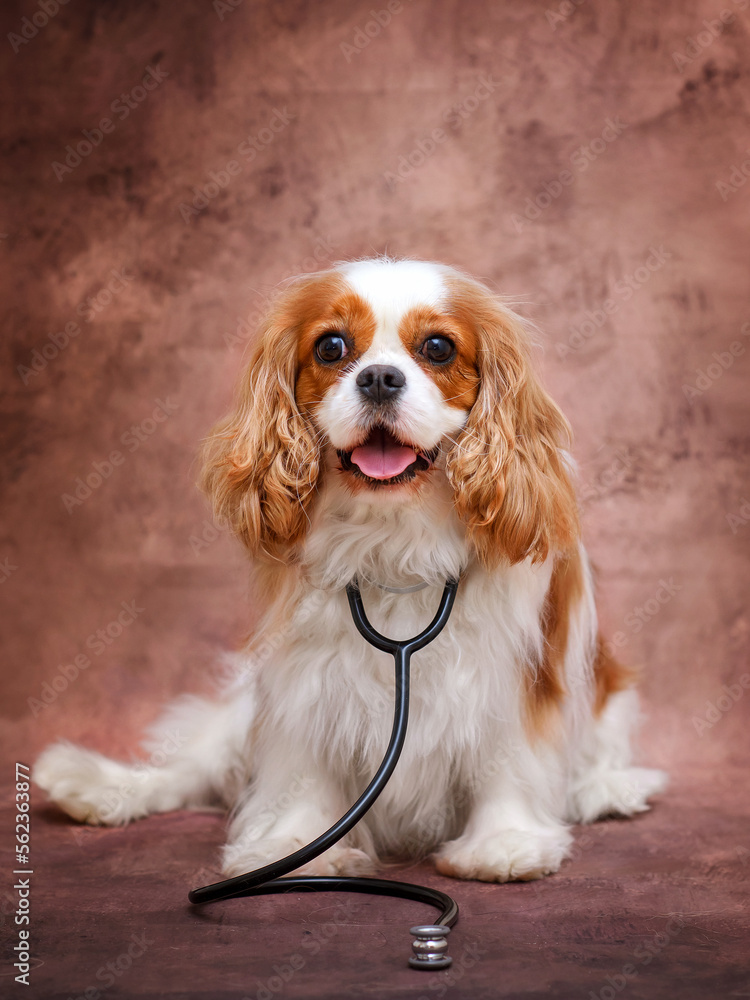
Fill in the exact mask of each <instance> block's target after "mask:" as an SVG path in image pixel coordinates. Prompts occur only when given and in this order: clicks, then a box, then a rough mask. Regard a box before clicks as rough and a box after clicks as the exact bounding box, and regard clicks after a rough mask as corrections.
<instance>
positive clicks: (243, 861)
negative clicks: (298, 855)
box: [222, 839, 376, 876]
mask: <svg viewBox="0 0 750 1000" xmlns="http://www.w3.org/2000/svg"><path fill="white" fill-rule="evenodd" d="M304 846H305V845H304V844H303V843H302V841H301V840H281V839H278V840H256V841H255V842H253V843H251V844H241V843H239V844H227V846H226V847H225V848H224V856H223V862H222V869H223V871H224V872H225V874H226V875H229V876H235V875H244V874H245V873H246V872H252V871H255V869H256V868H262V867H263V866H264V865H270V864H271V862H272V861H278V860H280V859H281V858H285V857H287V856H288V855H289V854H293V853H294V852H295V851H298V850H299V849H300V848H301V847H304ZM375 868H376V865H375V863H374V862H373V860H372V858H371V857H370V856H369V854H366V853H365V852H364V851H359V850H357V849H356V848H355V847H342V846H340V845H338V844H337V845H336V846H334V847H331V848H329V849H328V850H327V851H324V852H323V854H321V855H320V856H319V857H317V858H313V860H312V861H310V862H308V863H307V864H306V865H303V866H302V867H301V868H296V869H295V870H294V871H292V872H290V873H289V874H290V876H293V875H332V876H336V875H370V874H372V872H374V871H375Z"/></svg>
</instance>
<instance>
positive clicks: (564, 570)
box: [525, 549, 583, 736]
mask: <svg viewBox="0 0 750 1000" xmlns="http://www.w3.org/2000/svg"><path fill="white" fill-rule="evenodd" d="M582 596H583V566H582V564H581V557H580V554H579V552H578V550H577V549H575V550H573V551H571V552H569V553H566V554H565V555H563V556H560V557H559V558H558V560H557V561H556V563H555V567H554V569H553V570H552V577H551V579H550V584H549V590H548V591H547V596H546V598H545V601H544V609H543V611H542V616H543V625H542V628H543V632H544V656H543V658H542V662H541V663H540V664H539V667H538V669H537V672H536V675H535V676H533V675H531V676H529V677H528V679H527V683H526V720H525V721H526V728H527V731H528V732H529V734H530V735H531V736H550V735H553V733H554V731H555V728H556V726H557V723H558V722H559V709H560V706H561V704H562V701H563V698H564V697H565V693H566V690H565V680H564V676H565V673H564V666H565V651H566V649H567V648H568V634H569V631H570V616H571V614H572V612H573V609H574V607H575V605H576V604H577V603H578V602H579V601H580V599H581V597H582Z"/></svg>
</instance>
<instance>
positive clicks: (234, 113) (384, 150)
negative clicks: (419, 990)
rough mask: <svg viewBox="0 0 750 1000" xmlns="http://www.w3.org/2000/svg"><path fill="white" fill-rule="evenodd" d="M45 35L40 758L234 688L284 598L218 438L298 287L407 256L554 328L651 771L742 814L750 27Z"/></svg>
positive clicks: (30, 514)
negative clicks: (276, 601) (234, 532)
mask: <svg viewBox="0 0 750 1000" xmlns="http://www.w3.org/2000/svg"><path fill="white" fill-rule="evenodd" d="M45 3H46V9H47V11H52V12H53V13H52V14H45V13H44V11H43V10H42V8H41V7H40V6H38V4H36V3H35V2H33V0H25V2H23V3H7V4H5V5H4V10H3V19H4V27H3V32H2V38H0V42H1V43H2V53H3V63H4V66H5V73H6V80H5V83H4V84H3V90H2V95H3V96H2V99H3V103H4V109H5V115H4V119H3V123H2V171H3V177H4V180H3V194H4V199H3V200H4V211H3V218H2V224H1V226H0V228H1V229H2V238H0V254H2V255H3V257H4V261H5V262H4V265H3V268H2V271H1V272H0V281H2V306H3V311H4V313H5V317H4V320H3V336H2V366H1V371H2V379H3V384H4V389H5V391H4V394H3V401H2V435H3V451H4V459H3V463H2V477H3V521H2V535H1V536H0V579H2V582H1V583H0V596H1V597H2V603H3V606H4V621H3V625H2V637H3V647H4V648H3V671H2V673H3V694H2V699H1V704H2V709H1V710H0V711H2V716H3V725H2V744H3V749H4V751H5V753H6V754H7V757H8V759H9V760H12V759H13V758H15V759H20V760H22V761H26V762H29V761H30V760H31V759H33V757H34V756H35V754H36V753H37V751H38V750H39V749H40V747H41V746H42V745H43V744H44V743H46V742H47V741H48V740H50V739H51V738H54V737H58V736H66V737H69V738H72V739H76V740H81V741H84V742H86V743H88V744H89V745H91V746H94V747H97V748H99V749H102V750H108V751H111V752H117V753H126V752H127V751H128V750H129V749H130V748H132V746H133V743H134V740H135V738H136V737H137V735H138V733H139V731H140V729H141V728H142V726H143V725H144V724H145V723H146V722H148V721H149V720H150V719H152V718H153V716H154V715H155V713H156V711H157V706H158V704H159V703H160V702H161V701H162V700H164V699H166V698H167V697H169V696H171V695H172V694H174V693H176V692H178V691H183V690H193V691H199V690H205V689H206V687H207V686H208V678H209V677H210V676H213V675H215V674H216V673H217V669H216V667H215V664H216V661H217V655H218V654H219V651H220V650H222V649H223V648H227V647H232V646H233V645H234V644H236V643H237V641H238V640H239V639H240V637H241V635H242V633H243V630H244V629H245V628H246V626H247V625H248V624H249V623H250V622H251V621H252V619H253V616H254V601H253V593H252V587H251V584H250V581H249V574H248V570H247V567H246V563H245V560H244V557H243V555H242V554H241V552H240V551H239V548H238V546H237V545H236V544H234V543H233V542H232V541H230V540H229V539H228V538H226V537H224V536H223V535H219V534H217V533H216V532H215V531H214V530H213V529H212V528H211V525H210V522H208V521H207V517H208V514H207V509H206V506H205V505H204V502H203V500H202V499H201V497H200V496H199V495H198V493H197V491H196V489H195V488H194V485H193V484H194V480H195V478H196V465H195V457H194V456H195V454H196V450H197V446H198V443H199V440H200V439H201V437H202V436H203V435H204V434H205V433H206V432H207V431H208V429H209V428H210V426H211V424H212V423H213V422H214V420H215V419H217V418H218V417H219V416H220V415H221V414H222V413H223V411H224V410H225V408H226V406H227V405H228V401H229V398H230V392H231V387H232V385H233V383H234V381H235V379H236V376H237V373H238V371H239V369H240V367H241V364H242V357H243V351H244V349H245V347H246V345H247V343H248V342H249V340H250V338H251V336H252V327H253V323H254V320H255V318H256V317H257V314H258V311H259V309H261V308H262V306H263V302H264V300H265V298H266V296H267V295H268V293H269V292H270V291H271V290H272V289H273V287H274V286H275V284H276V283H278V282H279V281H280V280H281V279H283V278H284V277H286V276H288V275H290V274H292V273H295V272H299V271H301V270H310V269H314V268H317V267H319V266H324V265H325V264H326V263H327V262H328V261H331V260H335V259H337V258H346V257H350V256H359V255H367V254H370V253H373V252H380V251H384V250H387V251H389V252H391V253H393V254H397V255H398V254H404V255H410V256H416V257H424V258H436V259H440V260H444V261H447V262H449V263H451V264H455V265H458V266H460V267H463V268H465V269H467V270H468V271H470V272H472V273H474V274H476V275H478V276H480V277H483V278H486V279H487V280H489V281H490V282H492V283H493V284H494V285H495V286H496V287H497V288H499V289H500V290H502V291H503V292H505V293H506V294H508V295H510V296H513V297H514V298H515V299H516V301H517V302H518V303H519V308H520V310H521V311H522V312H523V313H524V314H525V315H526V316H528V317H529V318H530V319H531V320H533V321H534V322H535V323H536V324H537V325H538V328H539V331H540V333H539V341H540V345H541V350H540V363H541V364H542V365H543V366H544V370H545V377H546V381H547V384H548V386H549V387H550V389H551V390H552V392H553V394H554V396H555V397H556V398H557V400H558V401H559V402H560V403H561V405H562V406H563V408H564V410H565V411H566V413H567V414H568V416H569V418H570V420H571V422H572V425H573V428H574V431H575V436H576V445H575V455H576V458H577V460H578V462H579V463H580V468H581V477H582V483H583V504H584V512H585V531H586V537H587V540H588V544H589V546H590V551H591V553H592V556H593V559H594V560H595V562H596V564H597V565H598V567H599V572H600V584H601V586H600V608H601V615H602V620H603V626H604V628H605V630H606V632H607V633H608V634H609V635H610V636H611V637H613V639H614V641H615V644H616V646H617V648H618V651H619V654H620V656H621V657H623V658H625V659H626V660H629V661H630V662H635V663H639V664H642V665H643V666H644V668H645V680H644V684H643V690H644V694H645V699H646V702H647V705H648V711H649V713H650V715H651V719H652V722H651V725H650V726H649V727H648V728H647V729H646V731H645V741H646V743H647V745H648V750H649V756H650V759H651V760H652V761H653V762H654V763H659V764H661V765H663V766H667V767H668V768H669V769H670V770H671V771H672V772H673V773H674V774H675V775H676V787H678V788H679V787H681V788H682V793H681V794H682V795H683V797H684V798H685V799H686V800H691V801H692V802H693V803H695V802H696V801H699V793H698V792H694V791H693V790H692V789H693V785H692V781H693V778H690V779H689V780H688V778H686V777H685V776H686V775H688V774H690V775H702V777H703V779H704V780H705V781H708V782H710V783H711V786H712V788H711V794H712V796H713V798H712V799H711V801H712V802H713V801H714V799H715V797H716V796H717V795H720V794H724V799H723V800H722V801H724V809H725V814H727V815H728V813H731V811H732V810H733V809H736V808H739V804H738V802H737V799H736V795H737V794H738V791H737V790H738V789H739V787H740V784H743V785H744V784H746V782H744V781H743V779H741V778H738V777H736V775H737V774H738V773H739V772H737V771H734V770H727V769H726V768H725V767H720V766H719V765H722V764H724V765H730V764H734V765H741V764H742V762H743V760H744V759H745V755H746V751H747V748H748V733H750V726H749V725H748V710H749V709H750V693H748V692H747V691H746V690H745V688H744V687H743V686H742V683H741V680H740V679H741V678H742V677H743V676H745V677H746V678H747V673H746V672H747V671H748V670H750V667H749V666H748V662H747V648H748V634H749V632H750V621H749V618H748V609H747V596H748V562H747V553H748V544H749V543H750V503H749V502H748V500H750V480H749V474H748V465H747V455H748V439H747V428H748V410H749V406H748V402H749V401H748V375H749V374H750V336H748V334H750V326H748V325H747V324H748V322H749V321H750V303H749V302H748V294H747V284H748V276H747V264H748V260H749V259H750V254H749V253H748V251H749V250H750V246H749V244H750V229H749V227H748V204H749V201H750V184H747V183H746V180H747V175H748V174H750V149H748V146H747V143H748V139H747V136H748V131H747V126H748V117H749V114H748V113H749V111H750V108H749V101H748V88H747V83H746V73H747V67H748V55H749V53H750V44H749V41H748V39H749V35H750V4H748V3H747V0H687V2H685V0H662V2H659V3H656V2H655V0H653V2H647V0H637V2H633V3H628V4H625V3H622V4H613V3H605V2H599V0H577V2H572V0H564V2H558V0H549V3H548V4H547V0H521V2H516V3H512V4H510V3H509V4H497V3H493V2H491V0H475V2H464V3H457V2H451V0H444V2H437V3H427V2H425V0H417V2H414V3H412V2H407V0H401V2H400V0H391V3H390V4H388V5H387V4H386V3H385V0H378V2H377V3H375V4H370V3H369V2H368V3H362V4H354V3H344V2H343V0H338V2H322V3H312V2H293V0H285V2H274V3H271V2H254V0H244V2H242V0H232V2H231V3H230V2H226V3H223V2H217V3H214V4H211V3H210V2H208V0H205V2H197V0H185V2H182V3H179V4H176V3H175V4H169V3H166V2H163V0H154V2H151V3H145V2H142V3H126V2H116V0H109V2H100V3H97V2H91V0H70V2H69V3H67V4H65V5H62V6H59V9H58V10H57V12H56V13H55V12H54V10H55V7H56V6H58V5H57V3H56V2H55V0H45ZM373 10H374V11H375V16H373V14H372V13H371V11H373ZM723 10H724V11H726V13H725V14H722V11H723ZM45 19H46V21H47V23H45ZM85 133H88V136H87V135H86V134H85ZM743 164H744V169H743ZM66 340H67V341H68V342H67V343H66ZM699 373H703V374H699ZM686 387H687V388H686ZM113 452H114V453H116V454H114V455H113V454H112V453H113ZM97 470H98V471H97ZM89 476H92V477H93V478H92V480H91V482H92V483H93V484H94V487H95V488H93V489H92V490H91V492H90V495H86V493H85V488H84V489H83V490H82V489H81V484H80V482H79V480H86V479H87V477H89ZM97 476H99V477H100V479H101V481H100V483H99V484H98V485H97V478H96V477H97ZM76 489H78V496H76ZM78 501H81V502H78ZM204 536H205V537H204ZM123 603H124V605H126V606H130V608H131V611H130V612H129V613H128V612H126V611H124V610H123ZM118 615H122V621H123V622H125V623H127V624H125V625H124V626H123V625H122V624H120V625H117V624H114V625H113V624H112V623H115V622H116V620H117V617H118ZM102 630H103V638H102V637H97V632H98V631H102ZM107 630H109V631H107ZM118 632H121V634H118ZM76 658H77V659H76ZM76 664H77V665H76ZM79 668H80V669H79ZM77 671H78V672H79V676H78V677H77V678H76V677H75V674H76V672H77ZM66 674H67V678H66ZM747 679H748V681H749V682H750V678H747ZM723 685H727V686H728V689H729V693H727V692H726V691H725V690H724V689H723ZM45 699H46V701H45ZM722 699H723V700H722ZM735 699H737V700H736V701H735ZM709 703H710V704H709ZM701 720H702V722H703V723H704V724H701ZM687 765H690V766H691V768H692V770H690V771H688V770H687ZM681 776H682V777H681ZM696 780H697V779H696ZM681 781H682V784H680V782H681ZM704 787H705V786H704ZM36 798H37V801H38V799H39V796H38V793H37V795H36ZM675 801H678V800H675ZM663 808H664V810H665V812H664V813H662V814H661V815H662V817H664V818H665V819H664V822H667V823H669V822H673V821H672V820H670V819H669V816H671V815H673V814H672V813H669V812H668V811H666V810H667V809H668V807H667V806H666V805H665V806H664V807H663ZM45 815H48V816H51V814H45ZM678 815H681V814H678ZM717 815H718V813H717ZM39 822H40V826H39V829H41V830H48V831H51V828H50V827H48V826H45V823H44V821H42V820H40V821H39ZM165 822H166V821H165ZM174 822H177V820H175V821H174ZM656 822H657V826H653V827H648V828H647V829H651V830H653V831H657V832H658V829H659V827H658V820H657V821H656ZM678 822H679V821H678ZM632 829H634V830H636V829H637V828H636V827H633V828H632ZM640 829H644V827H640ZM727 829H728V828H727ZM218 831H219V827H217V828H216V834H215V836H216V838H217V839H218V837H219V836H220V834H219V832H218ZM178 832H179V831H178ZM38 835H39V836H40V837H41V836H42V833H40V834H38ZM49 836H50V837H51V836H52V832H49ZM91 836H92V837H95V836H100V835H99V834H96V835H94V834H92V835H91ZM101 836H104V835H103V834H102V835H101ZM118 836H120V835H119V834H115V833H113V834H112V837H118ZM138 836H140V834H138ZM612 836H613V837H614V836H619V834H612ZM636 836H637V833H636ZM712 836H713V835H712ZM727 836H728V837H729V838H730V839H729V840H728V841H726V843H727V844H728V847H727V851H728V852H729V853H728V854H727V856H728V857H729V856H732V857H734V855H733V854H732V853H731V852H732V851H735V852H740V851H741V850H743V849H742V848H741V847H740V846H738V845H739V844H740V841H741V839H742V837H741V835H740V834H739V833H738V832H737V831H736V830H735V832H734V833H731V834H727ZM732 838H733V839H732ZM657 839H658V837H657ZM709 841H711V842H713V841H712V837H708V836H707V837H706V838H705V842H706V843H708V842H709ZM92 843H93V841H92ZM97 843H98V841H97ZM107 843H108V844H110V843H111V844H114V840H108V841H107ZM118 843H119V841H118ZM128 843H133V842H132V841H128ZM675 844H676V841H675V840H674V839H673V840H672V848H673V849H674V847H675ZM695 844H696V841H695V840H692V841H690V842H689V846H688V848H686V850H687V851H688V854H689V855H691V856H694V855H695V851H696V850H697V848H696V846H695ZM654 849H656V848H654ZM76 850H77V848H76ZM144 850H145V848H144ZM52 856H53V855H50V857H52ZM105 856H108V855H107V854H106V852H105ZM747 856H748V852H747V850H745V852H744V854H741V853H739V854H737V857H739V858H740V859H741V860H742V861H744V860H745V859H746V858H747ZM88 857H89V858H91V857H92V855H91V854H89V855H88ZM633 858H634V860H633V862H632V865H633V866H634V870H636V869H639V867H640V866H641V865H642V863H643V859H642V857H641V852H640V851H639V850H638V848H637V842H636V847H635V849H634V854H633ZM61 863H62V864H67V863H68V862H61ZM152 863H153V862H149V861H148V859H144V860H143V862H142V867H143V871H147V870H151V869H150V865H151V864H152ZM713 863H714V861H712V860H711V859H709V860H708V861H706V864H707V865H708V866H709V867H708V868H706V869H705V870H706V871H708V870H711V865H713ZM128 864H129V863H128ZM605 865H606V861H605ZM126 867H127V866H126ZM127 870H128V871H129V870H130V869H129V867H127ZM666 870H667V871H669V872H671V871H672V870H673V869H672V868H669V865H667V869H666ZM597 871H599V869H595V871H594V879H595V880H596V878H598V877H599V876H598V875H597V874H596V872H597ZM91 877H93V875H92V876H91ZM175 877H176V876H175ZM670 877H671V875H670ZM727 878H728V879H729V883H731V884H733V883H734V876H727ZM729 883H728V884H729ZM592 884H593V883H592ZM691 884H692V883H691ZM48 891H49V892H53V883H52V882H50V885H49V886H48ZM508 891H509V893H511V894H510V895H504V896H503V897H502V898H503V899H504V900H507V899H515V898H516V897H515V896H514V895H513V893H515V892H516V890H508ZM521 891H522V890H520V889H518V892H521ZM545 891H546V890H545ZM550 891H554V890H550ZM180 892H182V890H180ZM96 895H97V894H95V896H96ZM477 898H479V897H477ZM481 898H482V899H487V900H489V898H490V896H489V894H485V895H484V896H482V897H481ZM492 898H494V896H493V897H492ZM519 898H520V897H519ZM524 898H527V897H524ZM660 898H661V897H660ZM665 898H666V897H665ZM180 899H182V896H180ZM701 899H702V903H701V904H700V905H699V906H698V908H699V909H700V908H701V906H703V909H704V910H706V912H708V911H709V910H712V906H713V904H712V903H711V902H710V901H708V902H706V900H710V893H709V896H707V897H701ZM92 905H95V904H92ZM179 905H182V904H179ZM373 905H374V904H373ZM586 905H588V904H586ZM646 905H647V907H652V908H653V907H656V908H657V910H658V906H659V903H658V902H656V903H654V902H653V900H651V901H649V902H648V903H647V904H646ZM670 905H671V904H670ZM679 905H680V908H681V909H684V908H685V907H688V906H689V904H688V902H687V901H686V900H683V902H682V903H681V904H679ZM696 905H698V904H696ZM727 905H728V904H727ZM732 905H733V906H734V905H735V904H734V903H733V904H732ZM667 909H669V907H667ZM4 912H7V910H4ZM480 912H481V907H480ZM649 912H651V911H649ZM154 919H155V920H158V919H159V918H158V917H155V918H154ZM53 923H54V921H53ZM407 926H408V924H407ZM639 926H640V925H639ZM82 933H88V931H86V930H85V928H84V931H82ZM702 933H703V932H702V931H701V934H702ZM707 933H708V932H707ZM116 940H117V939H116V938H115V941H116ZM593 940H594V942H596V940H598V939H597V938H596V934H595V933H594V938H593ZM684 940H685V942H686V948H687V942H688V937H687V935H686V936H685V939H684ZM706 940H707V939H706ZM723 940H725V941H726V938H724V939H723ZM117 946H118V945H117V944H113V945H112V948H113V949H114V948H115V947H117ZM119 946H120V947H121V943H120V945H119ZM165 947H166V946H165ZM690 947H691V948H692V947H694V946H693V945H692V944H691V945H690ZM695 947H697V946H695ZM688 950H689V949H688ZM113 953H115V952H114V951H113ZM169 954H170V952H169V951H168V950H167V951H165V955H167V956H168V955H169ZM614 954H615V958H613V959H612V961H613V962H615V960H616V958H617V952H615V953H614ZM617 960H618V961H619V959H617ZM92 961H93V960H90V962H89V964H90V965H91V962H92ZM563 961H565V959H563ZM91 967H92V968H94V967H95V965H92V966H91ZM613 968H615V965H610V966H609V969H610V971H611V969H613ZM53 974H54V970H53V968H52V966H50V967H49V975H53ZM265 974H266V975H268V974H270V973H269V972H268V970H266V973H265ZM58 985H59V986H60V988H65V987H66V985H67V984H66V982H65V981H64V976H63V979H62V980H61V981H60V983H58ZM599 986H601V987H602V989H604V986H603V980H602V981H600V982H599ZM599 986H597V989H598V988H599ZM129 988H131V989H135V986H134V985H133V984H132V982H131V986H130V987H129ZM156 988H157V987H154V989H156ZM144 989H145V987H144ZM709 992H710V991H709ZM47 995H51V992H50V991H48V994H47ZM149 995H151V994H149ZM153 995H156V994H153ZM159 995H161V994H159ZM186 995H187V994H186ZM330 995H333V993H330ZM342 995H347V994H346V992H344V993H343V994H342ZM349 995H352V994H351V993H350V994H349ZM476 995H478V994H476ZM488 995H490V994H488ZM492 995H494V994H492ZM601 995H604V994H601ZM655 995H657V994H655ZM661 995H665V994H664V993H662V994H661ZM682 995H683V996H687V995H688V992H683V993H682ZM691 995H692V994H691Z"/></svg>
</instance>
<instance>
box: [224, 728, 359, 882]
mask: <svg viewBox="0 0 750 1000" xmlns="http://www.w3.org/2000/svg"><path fill="white" fill-rule="evenodd" d="M257 764H258V772H257V777H256V779H255V781H254V782H253V785H252V786H251V788H250V790H249V792H248V794H247V796H246V797H245V799H244V800H243V801H242V802H241V803H240V805H239V806H238V808H237V810H236V811H235V813H234V816H233V818H232V822H231V825H230V828H229V840H228V842H227V845H226V846H225V848H224V852H223V869H224V871H225V872H226V873H227V874H228V875H240V874H243V873H244V872H247V871H253V870H254V869H256V868H260V867H261V866H263V865H267V864H270V863H271V862H272V861H276V860H278V859H279V858H283V857H286V856H287V855H289V854H292V853H293V852H294V851H297V850H299V848H300V847H304V846H305V845H306V844H308V843H310V842H311V841H312V840H314V839H315V838H316V837H319V836H320V835H321V834H322V833H325V831H326V830H327V829H329V827H331V826H333V824H334V823H335V822H336V821H337V820H338V819H339V818H340V817H341V816H342V815H343V814H344V813H345V812H346V810H347V808H348V806H349V805H350V804H351V803H349V802H345V801H344V799H343V796H342V793H341V790H340V788H339V787H338V784H337V782H336V780H335V778H334V777H333V776H332V775H330V774H328V773H326V772H325V770H324V769H323V768H322V767H321V766H320V765H317V764H315V763H314V762H313V761H312V760H311V759H310V757H309V755H307V756H305V755H303V754H298V755H292V754H290V752H289V748H288V747H286V748H284V750H283V753H282V751H281V748H276V752H274V751H273V750H268V749H267V751H266V753H264V754H263V755H262V757H261V759H260V760H258V762H257ZM361 848H365V849H364V850H363V849H361ZM368 850H370V851H371V850H372V846H371V840H370V838H369V836H368V835H367V831H366V829H365V828H364V827H363V826H362V824H360V825H359V826H358V827H356V828H355V830H354V831H352V833H351V834H349V835H347V836H346V837H344V838H343V839H342V840H340V841H339V842H338V843H337V844H336V845H334V846H333V847H331V848H329V849H328V850H327V851H325V852H324V853H323V854H321V855H320V856H319V857H317V858H314V859H313V860H312V861H310V862H309V863H308V864H306V865H304V866H303V867H301V868H299V869H296V870H295V872H294V874H297V875H301V874H304V875H361V874H364V873H369V872H372V871H373V870H374V868H375V863H374V861H373V857H371V854H370V853H367V852H368Z"/></svg>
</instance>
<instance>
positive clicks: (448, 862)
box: [435, 828, 573, 882]
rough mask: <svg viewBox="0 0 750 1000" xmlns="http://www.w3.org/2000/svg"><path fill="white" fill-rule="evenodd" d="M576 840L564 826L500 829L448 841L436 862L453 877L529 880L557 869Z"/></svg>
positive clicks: (444, 873)
mask: <svg viewBox="0 0 750 1000" xmlns="http://www.w3.org/2000/svg"><path fill="white" fill-rule="evenodd" d="M572 840H573V838H572V837H571V835H570V834H569V833H568V831H567V830H565V829H563V828H559V829H555V828H553V829H550V830H498V831H497V832H496V833H494V834H491V835H488V836H485V837H481V838H476V837H472V838H469V837H459V838H458V840H452V841H450V842H449V843H447V844H444V845H443V847H441V848H440V850H439V851H438V852H437V854H436V855H435V864H436V867H437V870H438V871H439V872H441V873H442V874H443V875H451V876H453V878H466V879H478V880H479V881H481V882H511V881H514V880H516V879H519V880H521V881H528V880H530V879H537V878H542V877H543V876H545V875H550V874H551V873H552V872H556V871H557V870H558V868H559V867H560V865H561V864H562V862H563V860H564V859H565V858H566V857H567V855H568V851H569V849H570V845H571V843H572Z"/></svg>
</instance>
